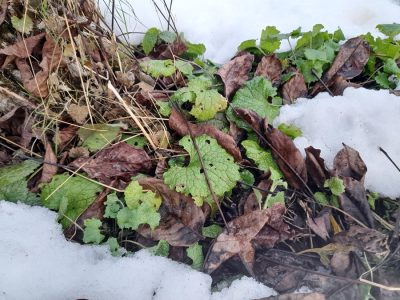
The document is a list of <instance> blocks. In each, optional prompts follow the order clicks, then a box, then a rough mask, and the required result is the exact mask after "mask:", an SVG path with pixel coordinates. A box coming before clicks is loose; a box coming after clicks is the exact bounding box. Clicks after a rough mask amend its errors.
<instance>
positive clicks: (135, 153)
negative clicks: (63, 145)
mask: <svg viewBox="0 0 400 300" xmlns="http://www.w3.org/2000/svg"><path fill="white" fill-rule="evenodd" d="M70 166H71V167H74V168H81V169H80V170H82V171H84V172H86V173H87V174H88V175H89V177H90V178H96V179H98V180H99V181H100V182H103V183H105V184H109V183H110V182H111V181H112V180H114V179H117V178H120V179H124V180H126V181H130V178H131V177H132V176H134V175H136V174H137V173H139V172H148V171H149V170H150V169H151V168H152V163H151V159H150V157H149V156H148V155H147V153H146V151H144V150H142V149H136V148H134V147H131V146H129V145H128V144H127V143H125V142H120V143H118V144H115V145H112V146H110V147H107V148H105V149H103V150H101V151H99V152H98V153H97V155H96V157H95V158H84V157H81V158H78V159H76V160H74V161H73V162H72V163H71V164H70Z"/></svg>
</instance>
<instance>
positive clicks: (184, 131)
mask: <svg viewBox="0 0 400 300" xmlns="http://www.w3.org/2000/svg"><path fill="white" fill-rule="evenodd" d="M168 124H169V127H170V128H171V129H173V130H174V131H176V133H178V134H179V135H180V136H185V135H190V134H192V135H193V137H197V136H200V135H203V134H207V135H209V136H211V137H213V138H215V139H216V140H217V142H218V144H219V145H220V146H221V147H223V148H224V149H225V150H226V151H227V152H228V153H229V154H231V155H232V156H233V157H234V158H235V161H241V160H242V155H241V154H240V150H239V147H238V146H237V144H236V142H235V140H234V139H233V137H232V136H230V135H229V134H226V133H224V132H222V131H220V130H218V129H217V128H215V127H214V126H211V125H207V124H193V123H191V122H189V121H188V120H186V119H185V117H184V116H183V115H182V114H181V113H180V112H178V110H176V109H175V108H172V112H171V115H170V116H169V121H168Z"/></svg>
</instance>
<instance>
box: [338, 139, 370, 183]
mask: <svg viewBox="0 0 400 300" xmlns="http://www.w3.org/2000/svg"><path fill="white" fill-rule="evenodd" d="M333 171H334V173H335V174H336V175H337V176H343V177H351V178H354V179H355V180H358V181H361V182H363V181H364V176H365V174H366V173H367V166H366V165H365V163H364V161H363V160H362V158H361V156H360V154H359V153H358V151H356V150H355V149H353V148H351V147H349V146H347V145H345V144H343V149H342V150H340V151H339V152H338V153H337V154H336V156H335V158H334V160H333Z"/></svg>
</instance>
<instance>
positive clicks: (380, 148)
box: [379, 147, 400, 172]
mask: <svg viewBox="0 0 400 300" xmlns="http://www.w3.org/2000/svg"><path fill="white" fill-rule="evenodd" d="M379 150H380V151H381V152H382V153H383V154H384V155H385V156H386V157H387V159H388V160H390V162H391V163H392V164H393V166H395V168H396V169H397V171H399V172H400V168H399V166H398V165H397V164H396V163H395V162H394V160H393V159H392V158H391V157H390V156H389V154H388V153H387V152H386V151H385V150H384V149H383V148H382V147H379Z"/></svg>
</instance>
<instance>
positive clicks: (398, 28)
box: [376, 23, 400, 38]
mask: <svg viewBox="0 0 400 300" xmlns="http://www.w3.org/2000/svg"><path fill="white" fill-rule="evenodd" d="M376 28H377V29H378V30H379V31H380V32H382V33H383V34H384V35H386V36H388V37H390V38H394V37H395V36H396V35H398V34H400V24H397V23H393V24H379V25H377V26H376Z"/></svg>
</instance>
